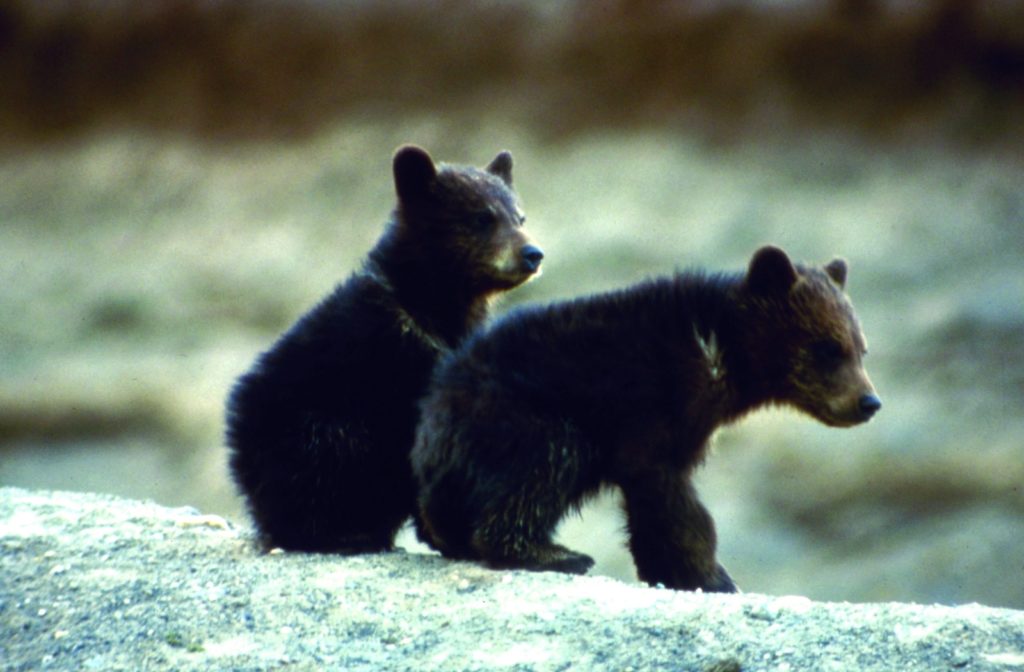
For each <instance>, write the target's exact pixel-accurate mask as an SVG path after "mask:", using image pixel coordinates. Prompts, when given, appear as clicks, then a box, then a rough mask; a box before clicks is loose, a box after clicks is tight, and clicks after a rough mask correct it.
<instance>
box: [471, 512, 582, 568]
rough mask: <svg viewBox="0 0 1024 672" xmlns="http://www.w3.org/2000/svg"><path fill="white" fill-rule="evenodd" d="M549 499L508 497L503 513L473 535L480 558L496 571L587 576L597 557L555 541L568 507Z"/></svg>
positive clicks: (475, 548) (498, 513)
mask: <svg viewBox="0 0 1024 672" xmlns="http://www.w3.org/2000/svg"><path fill="white" fill-rule="evenodd" d="M547 499H548V498H544V497H543V496H542V495H541V493H540V492H536V493H533V496H524V495H522V494H520V495H513V496H511V497H508V498H504V504H505V506H504V507H503V509H502V511H500V512H497V511H495V512H493V513H491V514H490V515H487V516H485V520H487V522H486V524H484V525H481V526H479V527H477V529H476V530H475V531H474V532H473V535H472V538H471V541H470V544H471V546H472V547H473V551H474V553H475V554H476V555H477V557H479V558H481V559H483V560H484V562H486V563H487V565H489V566H490V567H492V568H494V569H526V570H530V571H535V572H564V573H566V574H586V573H587V570H589V569H590V568H591V567H593V566H594V559H593V558H591V557H590V556H589V555H586V554H583V553H578V552H576V551H573V550H570V549H568V548H566V547H565V546H561V545H559V544H556V543H554V542H552V541H551V537H552V535H553V534H554V531H555V527H556V526H557V525H558V521H559V520H561V518H562V516H563V515H564V513H565V511H566V509H567V508H568V505H567V504H566V503H565V502H564V501H561V498H559V501H555V502H553V501H547ZM514 500H518V501H519V505H514V504H513V503H512V501H514Z"/></svg>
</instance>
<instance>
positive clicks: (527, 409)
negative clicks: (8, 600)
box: [412, 246, 881, 592]
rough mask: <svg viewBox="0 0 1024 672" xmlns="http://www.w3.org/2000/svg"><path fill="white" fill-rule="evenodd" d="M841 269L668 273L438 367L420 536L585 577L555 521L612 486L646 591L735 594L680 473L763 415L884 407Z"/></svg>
mask: <svg viewBox="0 0 1024 672" xmlns="http://www.w3.org/2000/svg"><path fill="white" fill-rule="evenodd" d="M846 273H847V267H846V264H845V262H843V261H842V260H840V259H836V260H834V261H832V262H830V263H829V264H827V265H826V266H824V267H811V266H804V265H798V264H794V263H793V262H792V261H790V259H789V257H788V256H787V255H786V253H785V252H783V251H782V250H780V249H778V248H775V247H770V246H769V247H764V248H761V249H760V250H758V251H757V252H756V254H755V255H754V256H753V258H752V260H751V261H750V263H749V266H748V268H747V270H746V272H745V273H736V274H717V275H708V274H704V273H700V272H689V273H680V274H677V275H675V276H673V277H667V278H662V279H656V280H651V281H648V282H644V283H642V284H639V285H636V286H634V287H631V288H627V289H624V290H622V291H618V292H613V293H609V294H603V295H597V296H593V297H590V298H583V299H578V300H575V301H569V302H565V303H556V304H553V305H550V306H547V307H540V308H530V309H522V310H520V311H517V312H514V313H512V314H510V315H509V316H507V317H506V318H505V319H503V320H501V321H499V322H498V323H496V324H495V325H494V326H493V327H491V328H490V329H488V330H487V331H486V332H484V333H480V334H478V335H476V336H474V337H472V338H470V339H468V340H467V341H466V343H464V344H463V345H462V347H461V348H459V349H458V350H457V351H456V352H455V353H454V354H453V355H452V356H451V357H450V358H448V359H447V360H446V361H445V362H444V363H443V364H441V365H440V366H439V367H438V369H437V370H436V371H435V375H434V382H433V384H432V388H431V392H429V393H428V394H427V396H426V397H425V398H424V400H423V402H422V407H421V409H422V421H421V424H420V427H419V429H418V433H417V439H416V444H415V446H414V447H413V451H412V462H413V469H414V472H415V474H416V477H417V479H418V481H419V486H420V494H419V514H420V517H419V519H418V521H417V524H418V529H419V533H420V535H421V537H422V538H424V540H426V541H428V542H429V543H430V544H431V545H432V546H434V547H435V548H436V549H438V550H440V551H441V552H442V553H443V554H444V555H445V556H448V557H452V558H464V559H478V560H482V561H484V562H485V563H486V564H488V565H490V566H492V567H496V568H502V567H507V568H524V569H534V570H559V571H564V572H574V573H583V572H586V571H587V570H588V569H589V568H590V566H591V565H592V564H593V560H592V559H591V558H589V557H588V556H586V555H583V554H581V553H577V552H574V551H571V550H569V549H567V548H564V547H562V546H559V545H556V544H554V543H552V534H553V532H554V530H555V527H556V525H557V524H558V522H559V521H560V520H561V519H562V517H563V516H564V515H565V514H566V512H568V511H570V510H572V509H574V508H576V507H579V506H580V505H581V504H582V503H583V501H584V500H585V499H586V498H587V497H588V496H590V495H593V494H595V493H596V492H597V491H598V490H599V489H601V488H602V487H605V486H617V487H619V488H621V490H622V493H623V495H624V500H625V509H626V515H627V521H628V522H627V532H628V535H629V546H630V550H631V552H632V554H633V558H634V561H635V563H636V567H637V570H638V573H639V576H640V578H641V579H642V580H644V581H646V582H647V583H649V584H652V585H653V584H659V583H660V584H663V585H665V586H667V587H670V588H677V589H687V590H693V589H698V588H700V589H703V590H705V591H720V592H733V591H735V590H736V586H735V584H734V583H733V581H732V579H731V578H730V577H729V574H728V573H727V572H726V571H725V569H724V568H723V567H722V566H721V565H720V564H718V562H717V561H716V558H715V546H716V537H715V528H714V524H713V522H712V519H711V516H710V514H709V513H708V512H707V510H706V509H705V508H704V506H703V505H702V504H701V502H700V500H699V499H698V498H697V493H696V492H695V490H694V487H693V485H692V483H691V475H692V473H693V471H694V469H695V468H696V466H697V465H698V464H700V462H701V460H702V459H703V457H704V453H705V449H706V446H707V443H708V440H709V438H710V437H711V435H712V433H713V432H714V431H715V429H716V428H718V427H720V426H722V425H724V424H727V423H730V422H733V421H735V420H737V419H739V418H740V417H742V416H743V415H744V414H746V413H748V412H750V411H753V410H755V409H757V408H760V407H763V406H765V405H770V404H785V405H789V406H793V407H795V408H797V409H799V410H801V411H804V412H806V413H808V414H810V415H811V416H812V417H814V418H817V419H818V420H820V421H821V422H823V423H825V424H826V425H831V426H835V427H848V426H851V425H856V424H859V423H862V422H866V421H867V420H869V419H870V418H871V416H872V415H874V414H875V412H876V411H878V409H879V408H880V407H881V401H879V399H878V397H877V396H876V394H875V390H874V388H873V387H872V385H871V382H870V381H869V380H868V376H867V374H866V373H865V371H864V367H863V358H864V355H865V353H866V351H867V348H866V345H865V341H864V337H863V335H862V333H861V329H860V326H859V324H858V321H857V318H856V316H855V315H854V312H853V308H852V306H851V305H850V302H849V300H848V299H847V297H846V295H845V293H844V285H845V283H846Z"/></svg>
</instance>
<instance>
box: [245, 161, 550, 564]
mask: <svg viewBox="0 0 1024 672" xmlns="http://www.w3.org/2000/svg"><path fill="white" fill-rule="evenodd" d="M393 168H394V178H395V188H396V190H397V192H398V206H397V208H396V209H395V211H394V213H393V214H392V217H391V221H390V222H389V223H388V226H387V228H386V230H385V233H384V235H383V236H382V237H381V239H380V241H379V242H378V243H377V245H376V246H375V247H374V248H373V250H372V251H371V252H370V253H369V256H368V258H367V260H366V261H365V264H364V266H363V268H362V270H361V271H359V272H357V273H355V274H354V275H352V276H351V277H350V278H349V279H348V280H347V281H345V282H344V283H342V284H341V285H339V286H338V287H337V288H336V289H335V290H334V292H333V293H331V294H330V295H329V296H328V297H327V298H325V299H324V300H323V301H322V302H321V303H320V304H319V305H317V306H316V307H315V308H313V309H312V310H311V311H310V312H309V313H307V314H306V315H305V316H304V317H302V318H301V319H300V320H299V321H298V322H297V323H296V324H295V325H294V326H292V327H291V329H289V330H288V331H287V332H286V333H285V334H284V335H283V336H282V337H281V338H280V339H279V340H278V341H277V343H276V344H274V346H273V347H272V348H271V349H270V350H269V351H267V352H265V353H264V354H262V355H261V356H260V357H259V358H258V359H257V361H256V363H255V364H254V365H253V367H252V369H251V370H250V371H249V372H248V373H246V374H245V375H244V376H242V377H241V378H240V379H239V381H238V383H237V384H236V385H235V388H234V390H233V391H232V393H231V396H230V398H229V400H228V413H227V443H228V446H229V450H230V467H231V471H232V474H233V476H234V479H235V482H236V483H237V485H238V487H239V489H240V490H241V492H242V494H243V495H244V496H245V498H246V501H247V504H248V508H249V511H250V513H251V515H252V517H253V519H254V521H255V524H256V527H257V530H258V532H259V534H260V536H261V539H262V542H263V543H264V545H266V546H267V547H274V546H280V547H283V548H286V549H296V550H306V551H336V552H361V551H377V550H384V549H389V548H391V547H392V545H393V544H394V538H395V534H396V532H397V531H398V529H399V528H400V527H401V526H402V524H403V522H405V520H407V519H408V518H409V516H410V515H412V513H413V512H414V509H415V502H416V497H415V487H414V481H413V477H412V472H411V468H410V466H409V451H410V449H411V448H412V442H413V437H414V436H415V429H416V423H417V420H418V418H419V413H418V407H417V403H418V402H419V400H420V397H421V396H422V395H423V394H424V392H425V391H426V388H427V384H428V382H429V380H430V374H431V371H432V370H433V368H434V365H435V364H436V363H437V360H438V358H439V356H440V355H441V353H443V352H445V351H447V350H448V349H450V348H453V347H454V346H456V345H458V344H459V342H460V341H461V340H462V339H463V338H465V337H466V335H467V334H469V333H470V332H471V331H472V330H473V329H475V328H476V327H477V326H478V325H479V324H480V323H481V321H482V320H483V319H484V318H485V317H486V313H487V305H488V301H489V299H490V298H491V297H492V296H493V295H494V294H496V293H498V292H501V291H503V290H507V289H510V288H512V287H515V286H517V285H519V284H521V283H523V282H524V281H526V280H527V279H528V278H530V277H531V276H532V275H534V274H535V273H536V272H537V271H538V270H539V268H540V263H541V258H542V257H543V254H542V253H541V251H540V249H538V248H537V247H536V246H534V245H533V244H532V243H531V242H530V239H529V238H528V237H527V235H526V234H525V232H524V231H523V214H522V210H521V209H520V206H519V200H518V198H517V197H516V194H515V193H514V192H513V191H512V157H511V155H510V154H508V153H507V152H502V153H500V154H498V156H497V157H496V158H495V159H494V161H492V162H491V164H490V165H489V166H487V168H486V169H485V170H479V169H476V168H471V167H466V166H446V165H443V164H439V165H437V166H435V165H434V162H433V160H432V159H431V158H430V156H429V155H428V154H427V153H426V152H425V151H423V150H422V149H419V148H417V147H404V148H401V149H399V150H398V152H397V153H396V154H395V157H394V166H393Z"/></svg>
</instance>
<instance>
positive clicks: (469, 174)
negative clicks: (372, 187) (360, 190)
mask: <svg viewBox="0 0 1024 672" xmlns="http://www.w3.org/2000/svg"><path fill="white" fill-rule="evenodd" d="M393 170H394V177H395V189H396V191H397V192H398V210H397V215H398V223H399V226H400V227H402V228H403V235H405V236H408V237H409V238H410V239H411V240H410V242H414V244H415V245H416V246H417V247H418V248H419V250H420V252H419V254H422V255H426V256H425V257H424V258H425V259H426V260H428V262H429V261H430V260H433V262H434V263H436V264H438V265H444V266H445V267H446V268H443V269H441V268H438V269H437V270H438V271H443V272H445V273H447V274H450V275H452V276H453V277H457V278H458V279H459V281H460V283H462V284H464V285H465V286H466V287H467V288H468V289H469V290H470V291H472V292H473V293H474V294H486V293H490V292H498V291H503V290H507V289H511V288H513V287H516V286H518V285H520V284H522V283H524V282H526V281H527V280H529V279H530V278H531V277H533V276H535V275H537V274H539V272H540V264H541V260H542V259H543V258H544V253H543V252H542V251H541V249H540V248H539V247H537V246H536V245H535V244H534V243H533V241H532V240H531V239H530V237H529V236H528V235H527V234H526V232H525V231H524V230H523V223H524V222H525V221H526V217H525V216H524V214H523V210H522V207H521V205H520V202H519V198H518V196H517V195H516V193H515V191H513V190H512V155H511V154H510V153H508V152H501V153H499V154H498V155H497V156H496V157H495V158H494V160H493V161H491V163H490V164H489V165H488V166H487V167H486V168H485V169H483V170H481V169H478V168H474V167H471V166H453V165H446V164H443V163H439V164H435V163H434V160H433V159H432V158H431V157H430V155H429V154H428V153H427V152H426V151H425V150H423V149H421V148H420V147H416V146H412V145H406V146H403V147H400V148H399V149H398V151H397V152H395V158H394V162H393Z"/></svg>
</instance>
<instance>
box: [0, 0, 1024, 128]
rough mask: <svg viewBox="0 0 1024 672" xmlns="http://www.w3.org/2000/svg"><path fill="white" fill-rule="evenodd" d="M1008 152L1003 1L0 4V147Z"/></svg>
mask: <svg viewBox="0 0 1024 672" xmlns="http://www.w3.org/2000/svg"><path fill="white" fill-rule="evenodd" d="M470 105H471V106H473V107H476V106H478V105H483V106H485V107H486V109H487V110H488V112H489V113H491V114H497V115H502V116H509V117H513V118H515V119H516V120H518V121H528V122H529V123H531V124H533V125H540V126H542V127H546V128H548V129H549V130H551V131H554V132H565V131H570V130H574V131H575V130H580V129H582V128H586V127H588V126H594V125H603V124H607V123H629V124H650V123H664V124H680V123H682V124H687V125H689V126H695V125H699V126H700V127H702V128H705V129H706V130H712V131H718V132H719V133H720V134H726V133H729V134H731V133H732V132H734V131H735V130H736V129H743V130H747V131H749V132H752V133H753V134H755V135H756V134H758V133H760V132H762V131H763V130H765V129H766V128H777V127H779V126H781V127H785V128H793V129H800V128H805V127H807V126H808V125H811V126H815V125H823V126H825V127H833V126H841V127H849V126H852V127H854V128H857V129H860V130H864V131H869V132H871V133H873V134H874V133H878V134H883V135H889V134H893V133H899V132H903V131H907V130H908V129H912V130H913V132H914V133H915V134H917V133H926V134H928V135H930V136H942V137H943V138H944V139H948V140H952V141H953V142H959V143H967V144H972V145H973V144H977V143H982V144H996V143H1006V142H1007V141H1019V140H1020V139H1021V138H1024V3H1021V2H1017V1H1014V0H1001V1H998V0H987V1H982V0H932V1H929V2H913V3H907V2H897V1H895V0H890V1H888V2H887V1H885V0H833V1H831V2H820V3H818V2H802V1H798V0H794V1H793V2H789V3H777V2H774V3H766V2H755V1H753V0H746V1H743V0H731V1H721V2H711V1H707V0H704V1H700V0H689V1H688V0H674V1H673V0H633V1H629V0H618V1H614V0H605V1H597V2H585V1H582V0H579V1H576V2H572V1H564V2H557V3H543V2H530V1H528V0H523V1H521V2H516V3H473V2H470V1H469V0H438V1H434V2H417V1H413V0H384V1H379V2H378V1H370V0H358V1H342V0H334V1H325V0H289V1H283V0H147V1H146V2H134V1H133V0H46V1H43V0H5V2H3V3H0V135H2V137H4V138H5V139H7V140H8V141H14V142H18V141H25V140H35V139H39V138H45V137H53V136H56V135H60V134H63V133H65V132H68V131H82V130H89V129H93V128H96V127H110V126H125V125H127V126H130V127H135V128H138V129H141V130H157V131H169V132H175V133H186V134H190V135H191V134H195V135H200V136H203V137H216V138H226V139H231V138H247V137H249V138H251V137H291V136H295V135H307V134H309V133H312V132H314V131H316V130H318V129H319V128H321V127H323V126H325V125H327V124H329V123H330V122H331V121H332V120H334V119H336V118H338V117H339V116H343V115H345V114H346V113H350V112H353V111H361V112H369V113H371V114H372V113H390V112H395V111H398V110H402V109H406V108H410V107H415V108H419V109H428V110H429V109H434V110H436V111H440V112H443V111H449V110H453V109H458V108H462V107H465V106H470Z"/></svg>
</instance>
